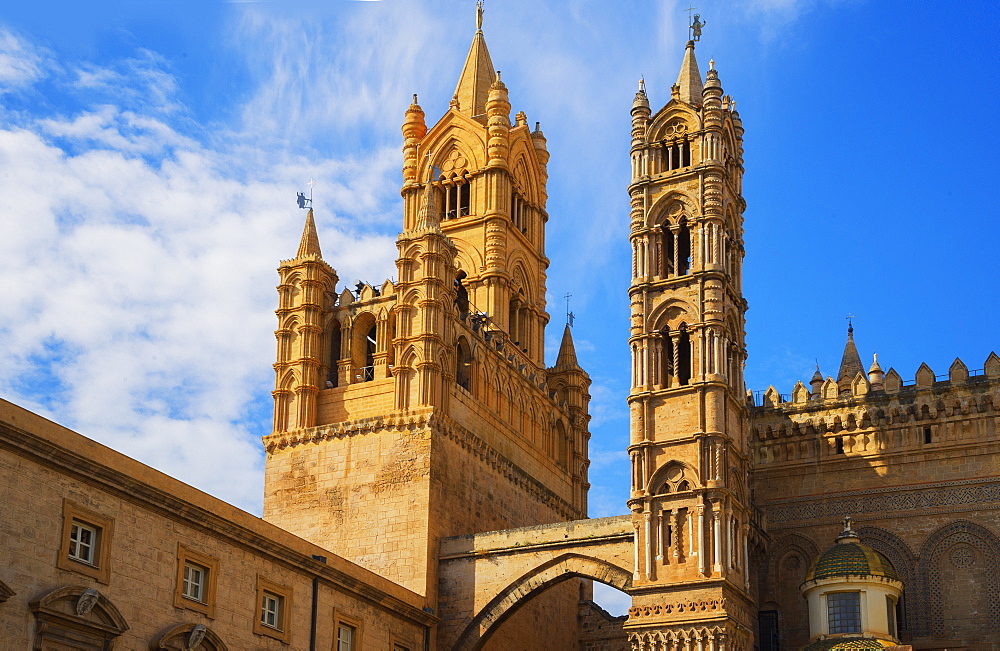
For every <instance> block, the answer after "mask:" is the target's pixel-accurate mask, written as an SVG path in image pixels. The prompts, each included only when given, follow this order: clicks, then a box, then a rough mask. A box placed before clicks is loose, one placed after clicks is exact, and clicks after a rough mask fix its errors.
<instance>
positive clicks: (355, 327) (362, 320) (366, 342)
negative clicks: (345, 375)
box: [351, 312, 378, 382]
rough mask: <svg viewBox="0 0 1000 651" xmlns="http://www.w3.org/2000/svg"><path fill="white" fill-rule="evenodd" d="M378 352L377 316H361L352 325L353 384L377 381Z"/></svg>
mask: <svg viewBox="0 0 1000 651" xmlns="http://www.w3.org/2000/svg"><path fill="white" fill-rule="evenodd" d="M377 350H378V325H377V324H376V322H375V315H373V314H371V313H368V312H365V313H362V314H359V315H358V317H357V319H355V321H354V323H353V324H352V325H351V367H352V377H351V382H370V381H372V380H374V379H375V353H376V351H377Z"/></svg>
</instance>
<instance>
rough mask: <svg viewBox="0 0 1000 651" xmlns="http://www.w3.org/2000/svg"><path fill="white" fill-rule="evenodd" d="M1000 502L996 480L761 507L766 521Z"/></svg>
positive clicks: (797, 500) (806, 499)
mask: <svg viewBox="0 0 1000 651" xmlns="http://www.w3.org/2000/svg"><path fill="white" fill-rule="evenodd" d="M991 502H992V503H997V502H1000V482H998V481H997V480H996V479H982V480H968V481H955V482H941V483H940V484H935V485H932V486H926V487H924V486H922V487H920V488H919V489H916V488H911V487H899V488H881V489H878V488H876V489H870V490H865V491H854V492H851V493H848V494H846V495H844V496H843V497H840V498H836V497H830V496H824V497H822V498H817V497H811V496H810V497H804V498H792V499H790V500H782V501H781V502H780V503H777V502H772V503H771V504H769V505H766V506H764V507H763V509H764V512H765V513H766V514H767V520H768V522H770V523H772V524H774V523H778V522H797V521H801V520H813V519H818V518H831V517H840V516H843V515H844V514H846V513H851V514H858V513H882V512H885V511H924V510H927V509H931V508H940V507H964V506H975V507H977V508H978V507H981V506H982V505H983V504H986V503H991Z"/></svg>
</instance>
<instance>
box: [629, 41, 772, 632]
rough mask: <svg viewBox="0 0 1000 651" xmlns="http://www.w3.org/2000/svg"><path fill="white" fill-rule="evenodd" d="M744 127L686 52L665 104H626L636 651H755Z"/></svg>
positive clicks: (640, 98)
mask: <svg viewBox="0 0 1000 651" xmlns="http://www.w3.org/2000/svg"><path fill="white" fill-rule="evenodd" d="M742 134H743V127H742V123H741V121H740V117H739V114H738V113H737V112H736V108H735V102H734V101H733V100H732V99H731V98H730V97H729V96H726V95H723V90H722V85H721V84H720V82H719V75H718V72H717V71H716V70H715V67H714V62H713V64H712V65H710V68H709V70H708V73H707V75H706V76H705V78H704V81H703V79H702V76H701V73H700V71H699V68H698V63H697V61H696V59H695V42H694V41H693V40H692V41H688V43H687V45H686V48H685V51H684V58H683V62H682V64H681V69H680V74H679V75H678V77H677V83H676V84H674V86H673V88H672V89H671V97H670V100H669V101H668V102H667V104H666V105H665V106H663V107H662V108H661V109H660V110H658V111H657V112H656V113H655V114H654V113H652V111H651V110H650V104H649V99H648V98H647V96H646V91H645V87H644V83H643V82H640V83H639V91H638V93H637V94H636V96H635V100H634V102H633V104H632V146H631V160H632V181H631V184H630V185H629V198H630V205H631V213H630V215H631V234H630V241H631V244H632V259H633V266H632V276H633V277H632V283H631V286H630V288H629V298H630V302H631V313H632V317H631V330H630V337H629V346H630V348H631V352H632V389H631V392H630V394H629V398H628V400H629V405H630V410H631V435H630V445H629V456H630V458H631V467H632V486H631V494H630V499H629V507H630V509H631V511H632V518H633V524H634V526H635V536H636V557H635V575H634V577H633V581H634V583H633V585H634V588H635V589H634V591H633V608H632V609H631V611H630V616H629V620H628V622H627V624H626V629H627V630H628V631H629V632H630V637H631V639H632V640H633V642H634V644H635V645H637V646H633V648H639V649H652V648H660V647H659V646H653V645H654V643H655V644H658V643H659V642H658V641H664V640H668V639H669V640H675V641H678V642H684V643H685V644H688V643H689V644H690V645H691V646H683V647H679V648H697V649H705V650H708V649H713V650H714V649H722V648H725V649H744V648H750V646H749V645H750V644H752V639H753V633H752V631H753V627H754V626H755V622H756V617H755V614H754V613H755V612H756V611H755V610H753V607H752V601H751V598H750V576H749V572H748V565H749V563H748V558H747V557H748V539H749V536H750V532H751V518H752V516H751V506H750V502H749V488H748V486H749V471H750V465H749V454H750V449H749V445H748V415H747V414H748V412H747V407H746V403H745V390H744V385H743V366H744V360H745V359H746V349H745V344H744V322H745V320H744V313H745V311H746V301H745V300H744V299H743V296H742V291H741V269H742V261H743V211H744V208H745V202H744V201H743V197H742V194H741V180H742V175H743V160H742V159H743V157H742V152H743V150H742Z"/></svg>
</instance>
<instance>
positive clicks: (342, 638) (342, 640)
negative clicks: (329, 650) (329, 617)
mask: <svg viewBox="0 0 1000 651" xmlns="http://www.w3.org/2000/svg"><path fill="white" fill-rule="evenodd" d="M356 633H357V629H355V628H354V627H353V626H348V625H347V624H338V625H337V651H354V649H355V646H354V638H355V636H356V635H355V634H356Z"/></svg>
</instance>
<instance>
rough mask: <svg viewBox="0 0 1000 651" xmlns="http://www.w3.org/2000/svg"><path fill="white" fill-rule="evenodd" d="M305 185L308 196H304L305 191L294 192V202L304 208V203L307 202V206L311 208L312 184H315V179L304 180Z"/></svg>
mask: <svg viewBox="0 0 1000 651" xmlns="http://www.w3.org/2000/svg"><path fill="white" fill-rule="evenodd" d="M306 185H308V186H309V196H308V197H307V196H306V194H305V192H296V193H295V202H296V203H297V204H299V208H305V207H306V204H309V207H310V208H312V205H313V186H314V185H316V179H309V180H308V181H307V182H306Z"/></svg>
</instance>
